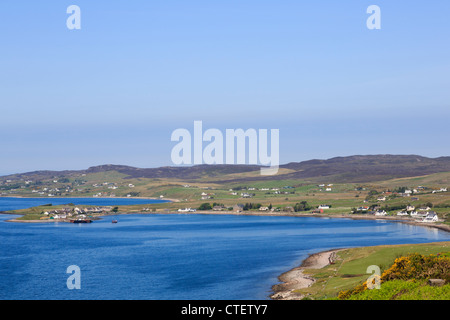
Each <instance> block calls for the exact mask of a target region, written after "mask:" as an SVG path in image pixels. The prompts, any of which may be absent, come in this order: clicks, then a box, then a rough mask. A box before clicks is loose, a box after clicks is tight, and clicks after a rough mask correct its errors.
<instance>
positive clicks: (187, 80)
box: [0, 0, 450, 174]
mask: <svg viewBox="0 0 450 320" xmlns="http://www.w3.org/2000/svg"><path fill="white" fill-rule="evenodd" d="M71 4H76V5H78V6H79V7H80V8H81V30H69V29H67V27H66V19H67V17H68V16H69V15H68V14H67V13H66V9H67V7H68V6H69V5H71ZM372 4H376V5H378V6H379V7H380V8H381V30H369V29H367V27H366V20H367V18H368V17H369V15H368V14H367V13H366V9H367V7H368V6H369V5H372ZM449 16H450V2H449V1H446V0H439V1H438V0H436V1H379V0H375V1H364V0H343V1H331V0H330V1H325V0H318V1H299V0H296V1H290V0H287V1H274V0H259V1H254V0H245V1H242V0H241V1H229V0H227V1H222V0H218V1H211V0H210V1H195V0H194V1H159V0H158V1H156V0H153V1H137V0H130V1H80V0H72V1H23V0H16V1H10V0H5V1H2V2H0V30H1V31H0V32H1V43H2V44H1V47H0V48H1V51H0V112H1V118H0V121H1V122H0V123H1V126H0V150H1V157H0V174H7V173H15V172H24V171H32V170H41V169H51V170H62V169H83V168H87V167H89V166H93V165H99V164H105V163H113V164H125V165H133V166H138V167H156V166H165V165H171V164H172V163H171V159H170V152H171V149H172V147H173V146H174V143H173V142H171V141H170V135H171V132H172V131H173V130H175V129H177V128H187V129H189V130H192V128H193V122H194V120H202V121H203V126H204V128H205V129H207V128H219V129H221V130H225V129H226V128H243V129H248V128H255V129H259V128H262V129H279V130H280V162H281V163H288V162H291V161H302V160H309V159H313V158H322V159H324V158H331V157H334V156H345V155H353V154H384V153H392V154H420V155H424V156H430V157H437V156H448V155H450V152H449V151H450V150H449V149H450V148H449V143H448V141H449V138H450V134H449V132H450V131H449V130H448V120H449V118H450V90H449V88H450V76H449V75H450V41H448V39H449V38H450V37H449V36H450V23H449V21H450V19H449Z"/></svg>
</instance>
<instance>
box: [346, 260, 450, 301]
mask: <svg viewBox="0 0 450 320" xmlns="http://www.w3.org/2000/svg"><path fill="white" fill-rule="evenodd" d="M426 279H444V280H445V281H446V283H449V281H450V258H449V257H447V256H445V255H429V256H425V255H421V254H418V253H413V254H410V255H408V256H405V257H399V258H397V259H395V261H394V264H393V265H392V266H391V267H390V268H389V269H387V270H386V271H384V272H383V274H382V275H381V283H382V289H383V284H385V283H390V282H393V283H397V282H395V281H397V280H399V281H413V282H414V281H416V280H426ZM422 283H424V282H422ZM410 285H411V284H409V286H410ZM402 290H407V287H405V288H403V289H402ZM430 290H438V289H434V288H433V289H430ZM439 290H442V289H439ZM446 290H448V286H446ZM366 291H372V290H368V288H367V281H366V282H364V283H363V284H360V285H358V286H356V287H355V288H353V289H350V290H346V291H341V292H339V295H338V299H341V300H346V299H353V298H355V296H358V297H364V296H371V297H372V298H375V297H376V296H377V295H379V294H380V293H381V292H380V293H379V294H375V293H371V294H370V295H368V294H366V293H365V292H366ZM376 291H378V290H376ZM422 291H423V290H422ZM383 292H384V291H383ZM405 292H406V291H405ZM403 293H404V292H402V294H403Z"/></svg>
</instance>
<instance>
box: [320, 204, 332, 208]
mask: <svg viewBox="0 0 450 320" xmlns="http://www.w3.org/2000/svg"><path fill="white" fill-rule="evenodd" d="M317 209H330V206H329V205H327V204H321V205H320V206H319V207H318V208H317Z"/></svg>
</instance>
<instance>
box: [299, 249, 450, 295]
mask: <svg viewBox="0 0 450 320" xmlns="http://www.w3.org/2000/svg"><path fill="white" fill-rule="evenodd" d="M415 252H416V253H420V254H437V253H448V252H450V242H448V241H447V242H436V243H425V244H414V245H384V246H376V247H363V248H352V249H346V250H343V251H340V252H338V254H337V256H338V260H337V261H336V263H335V264H333V265H328V266H326V267H324V268H322V269H319V270H317V269H307V270H305V274H308V275H311V276H312V277H314V278H316V279H317V281H316V282H315V283H314V284H313V285H312V286H311V287H309V288H305V289H302V290H299V292H301V293H303V294H308V295H309V296H310V297H311V298H314V299H328V298H336V297H337V295H338V293H339V291H342V290H349V289H351V288H354V287H355V286H356V285H358V284H360V283H362V282H364V281H366V280H367V278H368V277H369V276H370V274H368V273H366V271H367V267H368V266H371V265H377V266H379V267H380V269H381V272H383V271H384V270H385V269H387V268H389V267H390V266H391V265H392V263H393V262H394V260H395V259H396V258H397V257H399V256H404V255H407V254H409V253H415Z"/></svg>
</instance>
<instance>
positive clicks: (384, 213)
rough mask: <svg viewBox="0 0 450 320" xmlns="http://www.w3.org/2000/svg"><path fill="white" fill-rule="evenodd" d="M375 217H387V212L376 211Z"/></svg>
mask: <svg viewBox="0 0 450 320" xmlns="http://www.w3.org/2000/svg"><path fill="white" fill-rule="evenodd" d="M375 215H376V216H385V215H387V212H386V211H384V210H383V211H377V212H375Z"/></svg>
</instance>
